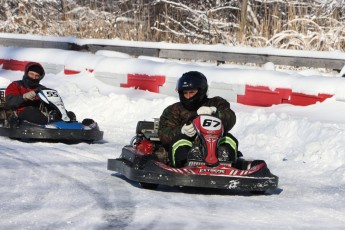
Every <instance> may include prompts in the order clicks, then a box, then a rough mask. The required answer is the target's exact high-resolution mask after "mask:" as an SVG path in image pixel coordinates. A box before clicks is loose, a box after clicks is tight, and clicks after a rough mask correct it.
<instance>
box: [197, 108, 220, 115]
mask: <svg viewBox="0 0 345 230" xmlns="http://www.w3.org/2000/svg"><path fill="white" fill-rule="evenodd" d="M216 111H217V108H216V107H214V106H211V107H208V106H201V107H200V108H199V109H198V110H197V111H196V112H197V114H198V115H201V114H208V115H212V114H214V113H216Z"/></svg>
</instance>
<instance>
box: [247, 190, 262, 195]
mask: <svg viewBox="0 0 345 230" xmlns="http://www.w3.org/2000/svg"><path fill="white" fill-rule="evenodd" d="M250 193H251V194H253V195H265V193H266V191H250Z"/></svg>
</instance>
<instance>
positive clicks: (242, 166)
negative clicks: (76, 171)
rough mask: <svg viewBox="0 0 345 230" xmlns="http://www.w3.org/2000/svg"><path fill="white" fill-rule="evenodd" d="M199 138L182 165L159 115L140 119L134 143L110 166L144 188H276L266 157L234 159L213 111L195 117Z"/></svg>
mask: <svg viewBox="0 0 345 230" xmlns="http://www.w3.org/2000/svg"><path fill="white" fill-rule="evenodd" d="M192 122H193V124H194V128H195V129H196V131H197V135H198V137H197V139H198V141H195V142H196V143H197V142H199V143H198V144H195V145H194V146H193V147H192V148H191V150H190V151H189V152H188V153H186V154H188V161H187V164H186V165H185V166H184V167H182V168H174V167H172V166H171V165H170V163H169V162H168V158H167V152H166V150H165V149H164V148H163V147H162V145H161V143H160V141H159V137H158V135H157V133H158V124H159V121H158V119H155V121H152V122H151V121H139V122H138V124H137V128H136V136H135V137H134V138H133V139H132V141H131V143H130V145H127V146H124V147H123V148H122V153H121V155H120V157H119V158H116V159H108V170H112V171H116V172H118V173H120V174H122V175H124V176H125V177H126V178H128V179H129V180H132V181H135V182H139V183H140V185H141V186H142V187H143V188H147V189H156V188H157V186H158V185H168V186H184V187H200V188H216V189H230V190H242V191H249V192H252V193H256V194H264V193H265V192H266V191H267V190H272V189H276V188H277V186H278V177H277V176H275V175H273V174H272V173H271V172H270V170H269V169H268V167H267V164H266V163H265V161H263V160H246V159H244V158H243V157H239V158H238V160H237V161H236V162H235V163H233V162H230V161H229V159H228V158H227V155H226V154H227V153H226V152H225V156H224V151H223V150H224V149H223V150H221V148H220V147H219V148H218V147H217V141H218V140H219V138H220V137H221V136H222V133H223V125H222V123H221V120H220V119H219V118H217V117H215V116H211V115H200V116H196V117H195V118H194V119H193V120H192Z"/></svg>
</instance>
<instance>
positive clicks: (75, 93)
mask: <svg viewBox="0 0 345 230" xmlns="http://www.w3.org/2000/svg"><path fill="white" fill-rule="evenodd" d="M58 77H59V78H61V77H62V76H58V75H56V76H55V75H48V76H47V77H46V78H45V79H44V81H43V82H42V83H44V84H45V85H46V86H48V87H51V88H55V89H57V90H58V91H59V93H60V94H61V96H62V98H63V100H64V102H65V105H66V107H67V109H70V110H72V111H74V112H75V113H76V115H77V118H78V119H79V120H80V119H83V118H86V117H89V118H93V119H94V120H96V121H97V122H98V123H99V126H100V128H101V129H102V130H103V131H104V141H102V142H99V143H95V144H85V143H81V144H75V145H66V144H62V143H42V142H37V143H24V142H19V141H16V140H10V139H8V138H5V137H0V181H1V182H0V183H1V186H0V203H1V205H0V228H1V229H157V230H159V229H343V228H344V224H345V208H344V203H345V198H344V197H345V141H344V140H345V118H344V113H345V103H344V102H338V101H335V99H332V98H331V99H328V100H327V101H326V102H324V103H320V104H316V105H313V106H308V107H293V106H290V105H280V106H273V107H270V108H258V107H248V106H243V105H240V104H236V103H232V108H233V109H234V110H235V112H236V114H237V124H236V126H235V128H234V129H233V134H234V135H235V136H236V137H237V138H238V139H239V142H240V150H241V151H242V152H243V153H244V156H245V157H246V158H257V159H263V160H265V161H266V162H267V164H268V166H269V168H270V170H271V171H272V173H274V174H276V175H277V176H279V189H277V190H274V191H269V193H268V194H266V195H260V196H257V195H251V194H249V193H238V192H231V191H215V190H209V189H195V188H194V189H193V188H174V187H168V186H160V187H159V188H158V189H157V190H156V191H150V190H145V189H141V188H140V187H139V186H138V184H137V183H134V182H131V181H128V180H126V179H125V178H124V177H123V176H121V175H119V174H117V173H115V172H112V171H108V170H107V159H109V158H116V157H118V156H119V154H120V151H121V148H122V147H123V146H124V145H126V144H128V143H129V141H130V139H131V138H132V137H133V135H134V133H135V126H136V123H137V121H138V120H152V118H154V117H159V116H160V114H161V112H162V111H163V109H164V108H165V107H166V106H168V105H169V104H171V103H173V102H175V101H177V98H175V97H166V96H164V95H157V94H152V93H148V92H143V91H137V90H134V89H121V88H116V87H110V86H107V85H104V84H102V83H101V82H99V81H97V80H95V79H92V78H89V76H87V77H88V79H87V84H86V83H85V80H84V81H82V80H81V79H85V76H75V77H70V78H68V80H64V81H63V82H62V81H59V82H58V81H56V78H58ZM19 78H21V75H20V73H18V72H6V71H2V72H1V75H0V80H1V81H0V82H1V83H2V85H6V84H8V83H9V80H7V79H12V80H14V79H19ZM82 83H83V84H82Z"/></svg>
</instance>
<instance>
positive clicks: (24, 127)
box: [0, 88, 103, 143]
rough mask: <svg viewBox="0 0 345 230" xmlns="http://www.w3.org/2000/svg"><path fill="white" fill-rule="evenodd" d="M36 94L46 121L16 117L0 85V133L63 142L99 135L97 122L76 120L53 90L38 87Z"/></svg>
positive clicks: (25, 138) (88, 140) (20, 137)
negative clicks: (36, 121)
mask: <svg viewBox="0 0 345 230" xmlns="http://www.w3.org/2000/svg"><path fill="white" fill-rule="evenodd" d="M37 97H38V99H39V100H40V101H41V106H40V110H41V112H42V113H43V114H45V115H46V116H47V118H48V121H49V123H48V124H47V125H38V124H34V123H30V122H28V121H25V120H24V121H20V120H19V119H18V118H17V116H16V114H15V112H14V111H13V110H11V109H9V108H7V106H6V101H5V89H3V88H2V89H0V136H6V137H9V138H11V139H17V140H22V141H50V142H65V143H79V142H87V143H93V142H95V141H100V140H102V139H103V131H100V129H99V126H98V124H97V122H95V121H94V120H93V119H90V118H85V119H83V121H82V122H78V121H77V120H76V117H75V114H74V113H73V112H70V111H67V110H66V109H65V106H64V103H63V102H62V99H61V97H60V96H59V94H58V92H57V91H56V90H53V89H44V90H40V91H38V92H37Z"/></svg>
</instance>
